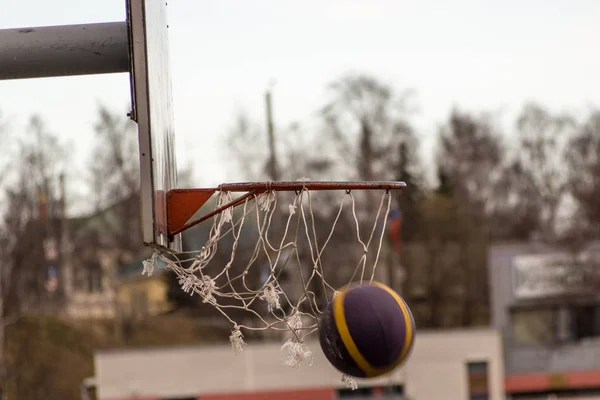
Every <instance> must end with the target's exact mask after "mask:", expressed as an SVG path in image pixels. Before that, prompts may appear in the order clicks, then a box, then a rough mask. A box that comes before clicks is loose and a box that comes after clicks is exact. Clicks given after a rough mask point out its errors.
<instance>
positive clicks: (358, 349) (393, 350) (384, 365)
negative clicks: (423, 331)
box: [319, 282, 415, 378]
mask: <svg viewBox="0 0 600 400" xmlns="http://www.w3.org/2000/svg"><path fill="white" fill-rule="evenodd" d="M414 336H415V322H414V319H413V316H412V313H411V312H410V309H409V308H408V305H407V304H406V302H405V301H404V300H403V299H402V298H401V297H400V296H399V295H398V294H397V293H396V292H394V291H393V290H392V289H390V288H389V287H387V286H385V285H383V284H381V283H377V282H373V283H369V284H366V283H365V284H360V285H349V286H347V287H344V288H343V289H341V290H340V291H339V292H338V294H337V296H336V297H335V298H334V299H333V301H332V302H330V303H329V304H328V305H327V308H326V309H325V311H324V312H323V315H322V316H321V319H320V324H319V342H320V344H321V349H322V350H323V353H324V354H325V357H327V359H328V360H329V362H330V363H331V364H332V365H333V366H334V367H335V368H336V369H337V370H339V371H340V372H342V373H344V374H346V375H350V376H353V377H357V378H373V377H376V376H380V375H383V374H386V373H388V372H390V371H392V370H393V369H395V368H396V367H398V366H399V365H400V364H402V362H403V361H404V360H405V359H406V358H407V357H408V355H409V353H410V350H411V349H412V345H413V341H414Z"/></svg>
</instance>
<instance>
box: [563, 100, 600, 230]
mask: <svg viewBox="0 0 600 400" xmlns="http://www.w3.org/2000/svg"><path fill="white" fill-rule="evenodd" d="M566 161H567V165H568V189H569V193H570V194H571V195H572V196H573V198H574V199H575V201H576V204H577V206H578V211H579V213H580V215H579V217H580V218H578V221H579V223H578V224H577V225H578V226H577V230H579V231H585V232H587V233H588V234H592V235H594V236H596V237H598V236H599V235H600V228H599V227H600V202H599V201H598V199H599V198H600V111H595V112H593V113H592V114H591V115H590V116H589V117H588V119H587V121H585V122H584V123H583V124H582V125H581V126H580V127H579V128H578V130H577V132H576V134H575V135H574V137H573V138H572V139H571V140H570V141H569V146H568V150H567V153H566Z"/></svg>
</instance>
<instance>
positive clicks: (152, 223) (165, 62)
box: [127, 0, 181, 251]
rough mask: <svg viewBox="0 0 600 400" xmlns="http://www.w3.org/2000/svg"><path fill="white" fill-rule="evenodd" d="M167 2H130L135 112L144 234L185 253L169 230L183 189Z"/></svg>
mask: <svg viewBox="0 0 600 400" xmlns="http://www.w3.org/2000/svg"><path fill="white" fill-rule="evenodd" d="M166 6H167V4H166V0H128V1H127V22H128V24H129V32H130V40H129V43H130V49H129V51H130V54H131V57H130V60H131V69H130V71H131V72H130V81H131V98H132V114H131V118H132V119H133V120H134V121H136V122H137V124H138V134H139V151H140V173H141V188H140V190H141V199H140V201H141V214H142V215H141V222H142V237H143V240H144V243H145V244H146V245H154V246H158V247H162V248H170V249H171V250H175V251H181V235H176V236H175V237H174V238H169V236H168V233H167V201H166V196H167V192H168V191H169V190H171V189H175V188H176V187H177V163H176V160H175V132H174V118H173V95H172V88H171V73H170V59H169V42H168V32H167V31H168V25H167V19H166Z"/></svg>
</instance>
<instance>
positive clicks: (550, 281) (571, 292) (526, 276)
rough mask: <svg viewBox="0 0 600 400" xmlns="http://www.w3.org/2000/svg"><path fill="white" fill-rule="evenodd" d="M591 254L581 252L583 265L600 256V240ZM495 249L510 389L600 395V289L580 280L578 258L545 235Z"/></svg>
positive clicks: (494, 285) (496, 312) (521, 393)
mask: <svg viewBox="0 0 600 400" xmlns="http://www.w3.org/2000/svg"><path fill="white" fill-rule="evenodd" d="M583 254H585V256H586V257H587V261H586V260H583V259H580V260H579V262H580V264H579V268H581V265H585V264H584V263H585V262H589V260H598V257H600V243H594V244H592V245H590V246H589V247H588V248H587V249H586V251H585V252H584V253H583ZM489 257H490V258H489V263H488V266H489V269H490V270H489V279H490V288H491V296H490V297H491V304H492V323H493V326H494V327H495V328H497V329H498V330H499V331H500V332H502V333H503V337H504V339H503V340H504V352H505V359H504V364H505V367H506V384H505V386H506V393H507V395H508V396H509V397H511V398H513V399H531V398H548V397H547V396H558V398H577V399H600V297H599V294H600V293H599V292H598V290H597V289H598V288H591V289H592V290H583V289H585V285H584V282H581V281H577V280H576V278H578V275H577V274H574V273H572V271H574V269H572V268H578V267H577V265H578V264H574V263H575V262H577V260H578V259H577V258H575V257H574V255H573V254H571V253H568V252H564V251H560V250H557V249H556V248H552V247H549V246H545V245H542V244H539V243H505V244H497V245H494V246H493V247H492V249H491V250H490V254H489ZM588 265H589V264H588ZM596 265H597V264H596ZM565 271H567V272H566V273H565ZM539 396H546V397H539ZM568 396H571V397H568ZM581 396H585V397H581Z"/></svg>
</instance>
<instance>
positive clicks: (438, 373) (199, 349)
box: [88, 329, 504, 400]
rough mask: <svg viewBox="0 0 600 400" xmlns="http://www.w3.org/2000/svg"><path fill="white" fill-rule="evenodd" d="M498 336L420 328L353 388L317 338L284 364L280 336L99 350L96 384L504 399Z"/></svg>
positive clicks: (322, 398)
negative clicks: (233, 343)
mask: <svg viewBox="0 0 600 400" xmlns="http://www.w3.org/2000/svg"><path fill="white" fill-rule="evenodd" d="M501 342H502V340H501V336H500V334H499V333H498V332H496V331H495V330H491V329H474V330H449V331H443V332H442V331H439V332H419V333H418V335H417V337H416V341H415V345H414V348H413V351H412V354H411V356H410V358H409V360H408V361H407V362H406V363H405V365H404V366H402V367H401V368H399V369H397V370H396V371H394V372H393V373H391V374H389V375H388V376H385V377H382V378H378V379H374V380H369V381H362V382H359V389H358V390H356V391H351V390H349V389H347V388H345V386H344V385H343V384H342V382H341V375H340V374H339V373H338V372H337V371H336V370H334V369H333V367H331V366H330V364H329V363H328V362H327V360H326V359H325V357H324V356H323V355H322V352H321V350H320V348H319V344H318V342H317V341H311V342H308V343H307V345H308V346H309V348H310V349H311V350H312V352H313V355H314V362H313V364H312V366H309V365H306V364H305V365H301V366H300V367H299V368H297V369H292V368H289V367H286V366H284V365H283V360H284V358H285V353H282V351H281V344H280V343H279V342H277V343H274V342H263V343H258V344H250V345H248V346H247V347H246V348H245V349H244V351H243V352H242V353H241V354H239V355H235V354H234V352H233V350H232V349H231V347H230V346H229V345H219V346H193V347H175V348H151V349H124V350H123V349H119V350H108V351H99V352H97V353H96V355H95V359H94V364H95V377H94V379H93V382H94V384H95V385H96V393H97V398H98V399H99V400H128V399H138V400H142V399H143V400H151V399H152V400H154V399H156V400H159V399H160V400H167V399H178V400H188V399H202V400H217V399H218V400H229V399H231V400H233V399H261V400H262V399H264V400H269V399H278V400H279V399H295V400H302V399H310V400H334V399H341V398H345V397H352V398H364V399H367V398H379V399H390V400H391V399H411V400H439V399H444V400H465V399H470V400H485V399H490V400H501V399H504V389H503V383H504V366H503V359H502V343H501ZM88 386H89V385H88Z"/></svg>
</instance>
